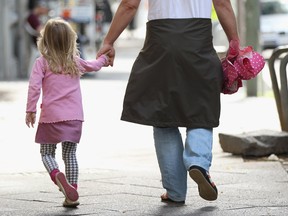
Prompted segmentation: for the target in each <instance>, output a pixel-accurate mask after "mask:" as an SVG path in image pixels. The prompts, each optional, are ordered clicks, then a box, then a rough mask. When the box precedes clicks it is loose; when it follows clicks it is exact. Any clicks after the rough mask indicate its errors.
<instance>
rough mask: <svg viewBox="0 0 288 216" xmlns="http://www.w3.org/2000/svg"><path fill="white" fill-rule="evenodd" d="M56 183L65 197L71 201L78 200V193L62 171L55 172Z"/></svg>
mask: <svg viewBox="0 0 288 216" xmlns="http://www.w3.org/2000/svg"><path fill="white" fill-rule="evenodd" d="M56 183H57V185H58V187H59V189H60V191H61V192H62V193H63V194H64V196H65V198H66V199H68V200H71V201H72V202H75V201H77V200H78V198H79V195H78V192H77V190H76V189H75V188H74V187H73V186H72V185H70V184H69V183H68V181H67V179H66V177H65V175H64V174H63V173H62V172H58V173H57V174H56Z"/></svg>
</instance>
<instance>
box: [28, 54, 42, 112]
mask: <svg viewBox="0 0 288 216" xmlns="http://www.w3.org/2000/svg"><path fill="white" fill-rule="evenodd" d="M44 72H45V69H44V64H43V60H41V59H39V58H38V59H37V60H36V61H35V63H34V65H33V68H32V72H31V76H30V79H29V87H28V97H27V105H26V112H36V110H37V108H36V107H37V102H38V100H39V97H40V94H41V88H42V80H43V78H44V74H45V73H44Z"/></svg>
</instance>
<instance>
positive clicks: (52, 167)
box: [40, 144, 59, 184]
mask: <svg viewBox="0 0 288 216" xmlns="http://www.w3.org/2000/svg"><path fill="white" fill-rule="evenodd" d="M56 147H57V146H56V144H40V153H41V157H42V162H43V164H44V166H45V168H46V170H47V171H48V173H49V174H50V177H51V179H52V181H53V182H54V183H55V184H56V179H55V176H56V174H57V173H58V172H59V166H58V164H57V161H56V160H55V154H56Z"/></svg>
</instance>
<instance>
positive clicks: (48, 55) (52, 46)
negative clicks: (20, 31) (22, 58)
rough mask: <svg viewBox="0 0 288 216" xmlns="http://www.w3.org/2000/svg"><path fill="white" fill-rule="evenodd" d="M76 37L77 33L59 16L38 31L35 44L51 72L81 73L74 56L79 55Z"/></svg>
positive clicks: (77, 74)
mask: <svg viewBox="0 0 288 216" xmlns="http://www.w3.org/2000/svg"><path fill="white" fill-rule="evenodd" d="M76 39H77V34H76V32H75V31H74V30H73V29H72V27H71V26H70V24H69V23H68V22H66V21H64V20H63V19H61V18H54V19H50V20H48V21H47V23H46V24H45V26H44V28H43V29H42V31H41V32H40V37H39V39H38V42H37V45H38V49H39V51H40V53H41V54H42V55H43V57H44V58H45V59H46V60H47V61H48V66H49V69H50V70H51V71H52V72H53V73H55V74H69V75H71V76H80V75H81V71H80V70H79V68H78V67H77V63H76V61H75V57H76V56H79V50H78V48H77V43H76Z"/></svg>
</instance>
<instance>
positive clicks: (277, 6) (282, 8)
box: [261, 0, 288, 15]
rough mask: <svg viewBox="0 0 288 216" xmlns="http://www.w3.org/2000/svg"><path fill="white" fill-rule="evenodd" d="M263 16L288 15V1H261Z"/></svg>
mask: <svg viewBox="0 0 288 216" xmlns="http://www.w3.org/2000/svg"><path fill="white" fill-rule="evenodd" d="M261 14H262V15H272V14H288V1H287V0H286V1H281V0H278V1H276V0H275V1H261Z"/></svg>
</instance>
